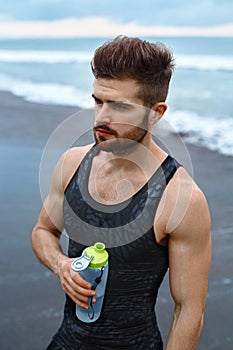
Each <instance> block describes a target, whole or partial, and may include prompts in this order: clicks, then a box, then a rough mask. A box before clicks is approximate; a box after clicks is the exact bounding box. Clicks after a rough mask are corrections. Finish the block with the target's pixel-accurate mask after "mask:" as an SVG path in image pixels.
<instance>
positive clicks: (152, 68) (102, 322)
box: [32, 37, 211, 350]
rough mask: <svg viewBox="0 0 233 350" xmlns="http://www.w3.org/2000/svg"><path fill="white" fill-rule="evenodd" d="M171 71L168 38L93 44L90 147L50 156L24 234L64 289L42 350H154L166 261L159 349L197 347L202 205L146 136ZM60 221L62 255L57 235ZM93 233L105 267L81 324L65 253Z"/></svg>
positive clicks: (76, 284)
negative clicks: (49, 171) (58, 320)
mask: <svg viewBox="0 0 233 350" xmlns="http://www.w3.org/2000/svg"><path fill="white" fill-rule="evenodd" d="M172 68H173V59H172V55H171V53H170V51H169V50H168V49H167V48H166V47H165V46H163V45H162V44H153V43H149V42H146V41H142V40H140V39H138V38H127V37H117V38H115V39H114V40H113V41H110V42H107V43H105V44H104V45H102V46H101V47H100V48H99V49H97V50H96V52H95V55H94V58H93V61H92V70H93V74H94V76H95V80H94V89H93V95H92V96H93V98H94V102H95V124H94V136H95V144H94V145H87V146H84V147H74V148H71V149H70V150H68V151H67V152H66V153H65V154H64V155H63V156H62V158H61V159H60V160H59V162H58V164H57V166H56V168H55V170H54V173H53V177H52V182H51V189H50V192H49V194H48V197H47V198H46V200H45V203H44V206H43V208H42V211H41V213H40V216H39V219H38V222H37V224H36V226H35V228H34V230H33V232H32V246H33V249H34V252H35V254H36V256H37V257H38V259H39V260H40V261H41V263H42V264H44V265H45V266H47V267H48V268H49V269H50V270H52V271H53V272H54V273H55V274H56V275H57V276H58V277H59V279H60V281H61V285H62V288H63V289H64V292H65V293H66V304H65V310H64V318H63V322H62V324H61V327H60V328H59V330H58V332H57V333H56V334H55V336H54V337H53V340H52V342H51V343H50V345H49V346H48V348H47V349H50V350H51V349H60V350H61V349H62V350H68V349H69V350H75V349H80V350H81V349H82V350H92V349H95V350H104V349H106V350H112V349H127V350H129V349H132V350H139V349H144V350H145V349H146V350H149V349H153V350H162V349H163V343H162V339H161V336H160V332H159V329H158V326H157V321H156V316H155V311H154V307H155V303H156V297H157V292H158V289H159V286H160V284H161V282H162V280H163V277H164V275H165V273H166V271H167V269H168V268H169V279H170V290H171V295H172V298H173V299H174V303H175V307H174V318H173V322H172V324H171V327H170V331H169V333H168V337H167V341H166V346H165V348H166V350H194V349H196V346H197V343H198V339H199V336H200V332H201V329H202V326H203V314H204V307H205V301H206V293H207V285H208V273H209V267H210V260H211V238H210V217H209V211H208V205H207V202H206V200H205V197H204V195H203V193H202V192H201V190H200V189H199V188H198V186H197V185H196V184H195V183H194V181H193V180H192V179H191V177H190V176H189V175H188V173H187V172H186V171H185V169H184V168H183V167H182V166H180V164H178V162H177V161H176V160H175V159H174V158H172V157H171V156H170V155H168V154H167V153H166V152H165V151H164V150H163V149H162V148H160V147H159V146H158V145H157V144H156V142H154V141H153V139H152V137H151V132H152V127H153V125H154V124H155V123H156V122H157V121H158V120H159V119H160V118H161V117H162V116H163V114H164V112H165V111H166V108H167V106H166V104H165V100H166V97H167V93H168V87H169V82H170V78H171V74H172ZM64 227H65V229H66V231H67V233H68V235H69V250H68V256H67V255H66V254H65V253H64V252H63V251H62V249H61V246H60V243H59V240H60V237H61V232H62V230H63V228H64ZM96 241H102V242H103V243H105V245H106V248H107V251H108V253H109V267H110V268H109V276H108V282H107V287H106V294H105V299H104V304H103V308H102V313H101V316H100V318H99V319H98V320H97V321H95V322H93V323H83V322H82V321H80V320H79V319H78V318H77V317H76V314H75V304H78V305H79V306H80V307H82V308H88V297H90V296H95V291H93V290H91V285H90V284H89V283H88V282H87V281H85V280H84V279H83V278H82V277H81V276H80V275H79V274H78V273H77V272H74V271H73V270H72V269H71V262H72V261H73V260H74V258H76V257H78V256H80V255H81V252H82V250H83V249H84V248H85V247H86V246H87V245H90V244H94V243H95V242H96ZM93 302H95V297H94V299H93Z"/></svg>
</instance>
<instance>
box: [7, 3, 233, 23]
mask: <svg viewBox="0 0 233 350" xmlns="http://www.w3.org/2000/svg"><path fill="white" fill-rule="evenodd" d="M1 11H2V12H4V13H5V14H8V15H9V16H12V17H14V18H15V19H16V20H19V21H52V20H53V21H54V20H58V19H63V18H67V17H71V16H74V17H76V18H84V17H88V16H89V17H101V16H103V17H108V18H111V19H112V20H116V21H120V22H123V23H127V22H131V21H137V22H138V23H140V24H141V25H171V26H173V25H176V26H203V27H204V26H213V25H219V24H224V23H228V22H231V21H232V13H233V1H231V0H221V1H219V0H195V1H187V0H167V1H164V0H143V1H142V0H127V1H125V0H111V2H109V0H101V1H96V0H78V1H77V0H66V1H64V0H24V1H16V0H7V1H2V4H1Z"/></svg>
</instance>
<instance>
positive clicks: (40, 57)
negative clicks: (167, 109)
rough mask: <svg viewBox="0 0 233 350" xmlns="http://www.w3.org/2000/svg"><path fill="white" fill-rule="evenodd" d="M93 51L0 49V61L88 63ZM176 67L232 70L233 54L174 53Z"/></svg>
mask: <svg viewBox="0 0 233 350" xmlns="http://www.w3.org/2000/svg"><path fill="white" fill-rule="evenodd" d="M92 57H93V52H89V51H46V50H42V51H39V50H0V62H8V63H47V64H54V63H67V64H69V63H76V62H77V63H89V62H90V61H91V59H92ZM175 59H176V66H177V68H184V69H196V70H227V71H232V70H233V56H223V55H176V56H175Z"/></svg>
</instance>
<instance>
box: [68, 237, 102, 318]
mask: <svg viewBox="0 0 233 350" xmlns="http://www.w3.org/2000/svg"><path fill="white" fill-rule="evenodd" d="M71 267H72V269H73V270H74V271H77V272H79V274H80V275H81V276H82V277H83V278H84V279H85V280H86V281H88V282H89V283H91V286H92V287H91V289H93V290H96V296H95V299H96V303H95V304H93V303H92V299H93V297H89V299H88V306H89V307H88V310H86V309H83V308H80V307H79V306H78V305H76V315H77V317H78V318H79V319H80V320H81V321H83V322H87V323H89V322H94V321H96V320H97V319H98V318H99V317H100V313H101V309H102V305H103V300H104V293H105V288H106V283H107V277H108V252H107V251H106V250H105V245H104V244H103V243H101V242H97V243H95V244H94V246H90V247H87V248H85V249H84V251H83V252H82V255H81V256H80V257H79V258H77V259H75V260H74V261H73V262H72V264H71Z"/></svg>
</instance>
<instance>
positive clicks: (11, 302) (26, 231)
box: [0, 92, 233, 350]
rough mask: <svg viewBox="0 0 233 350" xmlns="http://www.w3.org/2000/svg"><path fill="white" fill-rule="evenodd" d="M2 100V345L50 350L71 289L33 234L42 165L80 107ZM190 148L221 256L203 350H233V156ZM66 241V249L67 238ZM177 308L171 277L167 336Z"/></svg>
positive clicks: (161, 306)
mask: <svg viewBox="0 0 233 350" xmlns="http://www.w3.org/2000/svg"><path fill="white" fill-rule="evenodd" d="M0 106H1V110H0V123H1V127H0V146H1V148H0V159H1V168H0V174H1V192H0V193H1V204H0V205H1V210H0V222H1V232H0V235H1V245H0V269H1V275H0V284H1V301H0V302H1V305H0V309H1V318H0V332H1V337H0V349H1V350H15V349H17V350H43V349H45V348H46V345H47V344H48V342H49V341H50V339H51V337H52V335H53V334H54V332H55V331H56V329H57V328H58V326H59V324H60V322H61V318H62V311H63V304H64V295H63V292H62V289H61V287H60V283H59V280H58V279H57V278H56V276H54V275H53V274H52V273H51V272H50V271H48V270H47V269H45V268H44V267H43V266H42V265H40V264H39V262H38V261H37V260H36V258H35V257H34V254H33V252H32V249H31V242H30V234H31V230H32V228H33V226H34V224H35V222H36V219H37V216H38V214H39V211H40V208H41V197H40V191H39V165H40V159H41V155H42V152H43V149H44V147H45V144H46V142H47V140H48V138H49V136H50V134H51V133H52V132H53V131H54V129H55V128H56V127H57V126H58V125H59V124H60V123H61V122H62V121H63V120H64V119H66V118H67V117H68V116H70V115H71V114H73V113H75V112H77V111H78V108H77V107H62V106H55V105H42V104H34V103H30V102H26V101H24V100H23V99H21V98H19V97H15V96H14V95H12V94H10V93H7V92H0ZM187 148H188V151H189V154H190V157H191V161H192V166H193V172H194V179H195V181H196V182H197V183H198V185H199V186H200V187H201V189H202V190H203V191H204V193H205V194H206V197H207V200H208V202H209V206H210V211H211V217H212V238H213V261H212V267H211V273H210V280H209V292H208V298H207V306H206V313H205V315H206V316H205V325H204V329H203V332H202V335H201V339H200V343H199V346H198V349H199V350H232V349H233V335H232V328H233V318H232V314H233V299H232V295H233V277H232V266H233V255H232V247H233V186H232V175H233V157H227V156H223V155H220V154H218V153H217V152H214V151H210V150H208V149H206V148H203V147H198V146H193V145H187ZM63 244H64V248H65V247H66V244H67V242H66V238H65V237H63ZM172 308H173V304H172V300H171V298H170V295H169V290H168V281H167V278H166V279H165V281H164V283H163V285H162V287H161V290H160V293H159V298H158V305H157V312H158V321H159V324H160V328H161V332H162V335H163V338H164V339H165V337H166V333H167V331H168V327H169V324H170V321H171V318H172ZM97 350H98V349H97Z"/></svg>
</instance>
